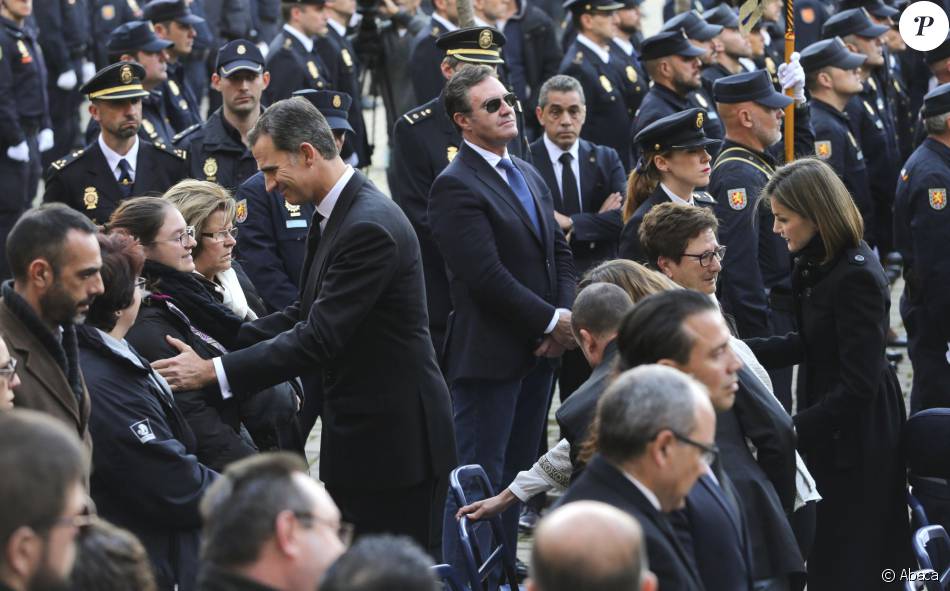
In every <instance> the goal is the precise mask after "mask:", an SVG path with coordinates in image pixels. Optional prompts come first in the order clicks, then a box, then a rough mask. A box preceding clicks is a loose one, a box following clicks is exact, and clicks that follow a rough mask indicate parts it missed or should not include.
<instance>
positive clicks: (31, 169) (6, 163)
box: [0, 137, 39, 280]
mask: <svg viewBox="0 0 950 591" xmlns="http://www.w3.org/2000/svg"><path fill="white" fill-rule="evenodd" d="M27 142H28V143H29V144H30V157H31V162H17V161H16V160H11V159H10V158H7V148H6V147H5V146H3V147H0V179H3V189H4V190H3V194H2V196H0V280H3V279H9V278H10V277H11V273H10V268H9V266H8V265H7V249H6V244H7V235H8V234H9V233H10V230H12V229H13V226H14V224H16V222H17V220H18V219H20V216H21V215H22V214H23V212H24V211H26V209H27V208H28V207H29V206H30V201H31V200H32V198H33V196H34V195H35V194H36V183H37V182H38V175H37V173H36V171H35V168H36V167H38V165H39V159H38V158H36V159H34V154H35V152H36V138H35V137H31V138H28V140H27ZM34 164H35V165H36V166H34ZM31 187H32V191H31Z"/></svg>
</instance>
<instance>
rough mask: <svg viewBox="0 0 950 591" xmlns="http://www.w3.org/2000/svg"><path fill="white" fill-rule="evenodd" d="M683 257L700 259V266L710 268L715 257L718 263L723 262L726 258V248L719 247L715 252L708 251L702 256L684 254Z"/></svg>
mask: <svg viewBox="0 0 950 591" xmlns="http://www.w3.org/2000/svg"><path fill="white" fill-rule="evenodd" d="M682 256H684V257H690V258H693V259H699V264H700V265H701V266H703V267H708V266H709V264H710V263H712V260H713V257H715V258H716V260H717V261H722V259H723V258H724V257H725V256H726V247H725V246H717V247H716V248H714V249H713V250H707V251H706V252H704V253H702V254H689V253H685V252H684V253H683V255H682Z"/></svg>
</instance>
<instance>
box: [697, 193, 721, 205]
mask: <svg viewBox="0 0 950 591" xmlns="http://www.w3.org/2000/svg"><path fill="white" fill-rule="evenodd" d="M693 199H695V200H696V201H702V202H703V203H715V202H716V199H715V198H714V197H713V196H712V194H710V193H707V192H706V191H693Z"/></svg>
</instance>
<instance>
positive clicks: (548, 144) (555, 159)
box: [541, 133, 580, 164]
mask: <svg viewBox="0 0 950 591" xmlns="http://www.w3.org/2000/svg"><path fill="white" fill-rule="evenodd" d="M541 137H543V138H544V147H545V148H547V149H548V157H549V158H550V159H551V164H560V163H561V154H563V153H564V152H569V153H570V154H571V156H573V157H574V160H573V162H577V154H578V151H579V147H578V146H580V142H577V141H575V142H574V145H573V146H571V149H570V150H562V149H561V147H560V146H558V145H557V144H555V143H554V142H552V141H551V138H549V137H548V134H546V133H545V134H543V135H542V136H541Z"/></svg>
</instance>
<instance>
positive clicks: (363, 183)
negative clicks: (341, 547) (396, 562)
mask: <svg viewBox="0 0 950 591" xmlns="http://www.w3.org/2000/svg"><path fill="white" fill-rule="evenodd" d="M248 140H249V142H250V144H251V149H252V151H253V152H254V157H255V158H256V159H257V162H258V165H259V166H260V169H261V172H262V173H263V174H264V178H265V181H266V184H267V187H266V188H267V189H268V190H274V189H275V188H279V189H280V190H281V193H283V195H284V199H286V200H287V202H288V203H290V204H292V205H302V204H304V203H307V202H312V203H313V204H314V205H315V206H316V209H317V214H316V215H315V217H314V219H313V221H312V223H311V225H310V235H309V240H308V245H307V247H308V251H307V256H306V259H305V262H304V273H303V276H302V277H301V288H300V299H299V300H298V302H297V303H295V304H293V305H291V306H288V307H287V308H285V309H284V310H283V311H281V312H277V313H275V314H272V315H270V316H267V317H265V318H261V319H259V320H257V321H255V322H254V323H252V324H245V325H244V327H242V329H241V333H240V334H239V335H238V338H239V339H240V341H241V342H242V343H246V344H247V345H248V347H247V348H245V349H242V350H238V351H234V352H232V353H229V354H227V355H225V356H223V357H220V358H216V359H215V360H203V359H201V358H199V357H198V356H196V355H195V354H194V352H193V351H190V350H188V348H187V347H185V346H184V345H183V344H182V343H180V342H177V341H175V342H174V344H175V345H176V346H177V347H178V348H179V349H181V350H182V354H180V355H178V356H176V357H175V358H172V359H166V360H161V361H157V362H155V367H156V369H159V370H160V371H161V372H162V373H163V375H165V376H166V379H168V380H169V382H170V384H171V385H172V387H173V388H175V389H194V388H196V387H201V385H203V384H209V383H212V382H215V381H217V383H218V384H219V386H220V387H221V390H222V395H223V396H224V397H228V396H229V395H233V396H237V397H239V398H240V397H244V396H248V395H249V394H250V393H252V392H255V391H257V390H260V389H261V388H263V387H266V386H268V385H272V384H275V383H278V382H281V381H283V380H287V379H290V378H292V377H294V376H298V375H299V376H303V377H305V378H307V379H309V380H313V379H321V380H322V385H323V392H324V396H325V402H324V407H323V414H322V418H323V433H322V442H321V459H320V479H321V480H323V482H325V483H326V486H327V490H328V491H329V492H330V494H331V496H332V497H333V498H334V500H335V501H336V503H337V504H338V505H339V506H340V510H341V511H342V513H343V519H344V520H345V521H348V522H351V523H353V524H354V525H355V526H356V532H357V534H358V535H359V534H366V533H372V532H381V531H386V532H394V533H402V534H407V535H410V536H412V537H413V538H414V539H415V540H417V541H418V542H419V543H420V544H421V545H423V546H424V547H427V548H430V549H436V548H437V546H438V543H439V538H438V534H437V529H436V528H437V527H438V524H439V523H440V521H441V513H442V508H443V506H444V505H442V504H441V503H442V500H441V499H440V498H439V495H440V493H441V494H442V495H443V497H442V498H444V494H445V491H446V487H445V486H444V482H445V481H444V479H445V477H446V476H447V474H448V471H449V469H450V468H451V467H452V466H454V465H455V464H456V458H455V446H454V434H453V432H452V422H451V410H450V402H449V396H448V389H447V388H446V386H445V381H444V380H443V379H442V375H441V373H440V372H439V367H438V365H437V364H436V361H435V351H434V350H433V349H432V341H431V339H430V338H429V331H428V327H427V324H428V320H427V318H426V310H425V295H424V289H425V288H424V286H423V280H422V269H421V267H420V265H419V243H418V241H417V240H416V237H415V233H414V232H413V231H412V226H410V225H409V221H408V220H407V219H406V217H405V216H404V215H403V214H402V212H400V211H399V208H398V207H397V206H396V204H394V203H393V202H392V200H390V199H389V198H388V197H386V196H385V195H384V194H383V193H381V192H380V191H379V190H378V189H377V188H376V187H375V186H374V185H373V184H372V182H370V181H369V180H368V179H367V178H366V177H365V176H364V175H363V174H362V173H360V172H358V171H355V170H353V168H352V167H350V166H348V165H346V164H345V163H344V162H343V160H342V159H341V158H340V156H339V151H338V150H337V147H336V144H335V143H334V137H333V132H332V131H331V130H330V127H329V125H328V124H327V122H326V119H325V118H324V117H323V115H321V114H320V112H319V111H318V110H317V109H316V107H314V106H313V104H311V103H310V102H308V101H306V100H304V99H302V98H293V99H291V100H286V101H280V102H278V103H275V104H274V105H272V106H271V107H270V108H269V109H268V110H267V111H265V112H264V114H263V115H261V118H260V119H259V120H258V122H257V124H256V125H255V127H254V129H253V130H251V133H250V134H249V136H248ZM439 481H441V482H442V485H437V483H438V482H439Z"/></svg>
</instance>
